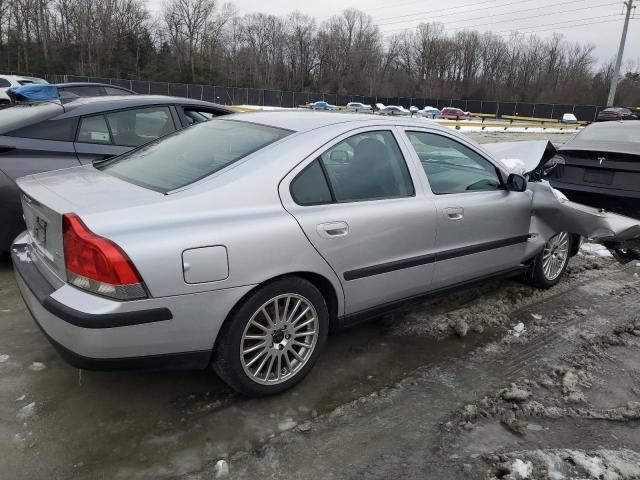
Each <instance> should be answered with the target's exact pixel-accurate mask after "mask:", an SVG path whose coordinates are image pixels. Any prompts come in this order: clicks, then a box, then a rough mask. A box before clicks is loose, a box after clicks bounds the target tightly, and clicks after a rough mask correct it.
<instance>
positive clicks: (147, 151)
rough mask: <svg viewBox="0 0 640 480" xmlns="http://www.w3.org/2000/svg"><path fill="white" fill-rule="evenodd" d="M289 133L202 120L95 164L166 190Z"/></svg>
mask: <svg viewBox="0 0 640 480" xmlns="http://www.w3.org/2000/svg"><path fill="white" fill-rule="evenodd" d="M289 133H290V132H289V131H288V130H283V129H279V128H273V127H266V126H262V125H255V124H251V123H246V122H242V121H232V120H221V119H220V120H216V121H215V122H203V123H201V124H198V125H194V126H193V127H191V128H184V129H182V130H180V131H178V132H176V133H174V134H173V135H169V136H168V137H166V138H163V139H160V140H158V141H156V142H152V143H150V144H148V145H145V146H144V147H142V148H139V149H136V150H133V151H132V152H130V153H127V154H125V155H120V156H119V157H117V158H115V159H113V160H110V161H107V162H105V163H101V164H99V165H96V168H98V169H100V170H104V171H106V172H107V173H111V174H112V175H115V176H117V177H119V178H122V179H124V180H127V181H130V182H132V183H135V184H137V185H142V186H145V187H147V188H152V189H153V190H157V191H161V192H167V191H170V190H174V189H176V188H180V187H184V186H186V185H188V184H190V183H193V182H195V181H197V180H200V179H201V178H204V177H206V176H208V175H211V174H212V173H214V172H216V171H218V170H220V169H222V168H224V167H226V166H227V165H229V164H231V163H233V162H235V161H236V160H238V159H240V158H243V157H246V156H247V155H249V154H251V153H253V152H255V151H257V150H260V149H261V148H264V147H266V146H267V145H269V144H271V143H273V142H276V141H277V140H279V139H281V138H282V137H284V136H286V135H288V134H289Z"/></svg>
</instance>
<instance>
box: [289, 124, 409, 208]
mask: <svg viewBox="0 0 640 480" xmlns="http://www.w3.org/2000/svg"><path fill="white" fill-rule="evenodd" d="M316 164H317V166H316ZM321 174H322V175H321ZM325 183H328V185H325ZM303 190H306V196H305V194H304V192H303ZM329 192H330V195H331V197H330V199H328V198H327V193H329ZM413 194H414V188H413V183H412V182H411V176H410V175H409V170H408V169H407V164H406V162H405V160H404V157H403V156H402V152H401V151H400V147H398V144H397V142H396V140H395V138H394V136H393V134H392V133H391V132H389V131H374V132H367V133H360V134H358V135H354V136H352V137H349V138H347V139H346V140H343V141H342V142H340V143H338V144H336V145H334V146H333V147H331V148H330V149H329V150H327V151H326V152H325V153H323V154H322V155H320V157H319V158H318V159H317V160H316V162H314V163H313V164H311V166H310V167H307V169H306V170H305V172H304V173H303V174H301V175H299V176H298V177H297V178H296V180H294V182H293V183H292V195H293V197H294V199H296V201H297V202H298V203H301V204H317V203H329V201H331V202H355V201H364V200H377V199H384V198H398V197H408V196H411V195H413Z"/></svg>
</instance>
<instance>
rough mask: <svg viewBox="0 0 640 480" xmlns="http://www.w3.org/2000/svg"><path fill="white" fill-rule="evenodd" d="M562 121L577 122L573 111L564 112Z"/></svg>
mask: <svg viewBox="0 0 640 480" xmlns="http://www.w3.org/2000/svg"><path fill="white" fill-rule="evenodd" d="M562 123H578V119H577V118H576V116H575V115H574V114H573V113H565V114H564V115H562Z"/></svg>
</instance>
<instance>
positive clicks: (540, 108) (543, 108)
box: [533, 103, 553, 118]
mask: <svg viewBox="0 0 640 480" xmlns="http://www.w3.org/2000/svg"><path fill="white" fill-rule="evenodd" d="M552 112H553V105H550V104H548V103H536V105H535V109H534V111H533V113H534V115H533V116H534V117H539V118H551V113H552Z"/></svg>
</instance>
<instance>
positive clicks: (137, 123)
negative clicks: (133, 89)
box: [0, 95, 232, 253]
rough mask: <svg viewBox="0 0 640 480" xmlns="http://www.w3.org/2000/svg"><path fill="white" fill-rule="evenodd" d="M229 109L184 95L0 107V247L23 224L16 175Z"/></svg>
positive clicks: (78, 160) (82, 159) (124, 146)
mask: <svg viewBox="0 0 640 480" xmlns="http://www.w3.org/2000/svg"><path fill="white" fill-rule="evenodd" d="M228 113H232V111H231V110H229V109H227V108H226V107H223V106H221V105H217V104H214V103H208V102H202V101H199V100H190V99H188V98H177V97H162V96H151V95H129V96H126V97H93V98H83V99H78V100H75V101H72V102H69V103H64V104H63V103H61V102H60V101H49V102H41V103H30V104H18V105H15V106H12V107H9V108H5V109H3V110H0V225H2V229H0V253H2V252H6V251H7V250H8V248H9V245H10V244H11V241H12V240H13V238H14V237H15V236H16V235H17V234H18V233H19V232H20V231H22V230H23V229H24V223H23V221H22V213H21V208H20V195H19V191H18V187H17V186H16V183H15V182H16V179H17V178H18V177H21V176H23V175H30V174H32V173H38V172H44V171H48V170H56V169H59V168H68V167H73V166H78V165H83V164H87V163H91V162H93V161H96V160H104V159H105V158H109V157H113V156H116V155H120V154H122V153H125V152H128V151H129V150H131V149H133V148H135V147H137V146H139V145H142V144H144V143H147V142H149V141H151V140H154V139H156V138H158V137H161V136H164V135H167V134H169V133H171V132H174V131H176V130H179V129H181V128H183V127H186V126H188V125H191V124H193V123H200V122H203V121H206V120H208V116H210V115H215V116H217V115H226V114H228Z"/></svg>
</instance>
